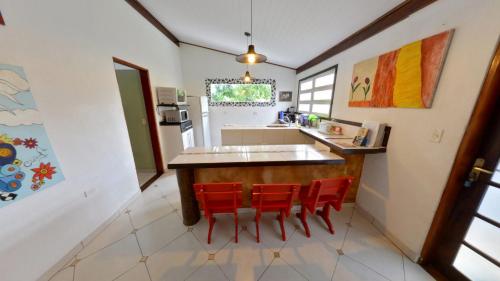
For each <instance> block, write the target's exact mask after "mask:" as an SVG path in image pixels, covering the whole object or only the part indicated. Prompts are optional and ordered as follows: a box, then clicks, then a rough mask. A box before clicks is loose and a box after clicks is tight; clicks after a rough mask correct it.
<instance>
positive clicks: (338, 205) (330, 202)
mask: <svg viewBox="0 0 500 281" xmlns="http://www.w3.org/2000/svg"><path fill="white" fill-rule="evenodd" d="M353 180H354V178H353V177H339V178H333V179H319V180H313V181H312V182H311V185H310V186H309V189H307V190H303V191H302V192H301V193H300V201H301V207H300V213H297V214H296V215H297V217H298V218H299V219H300V221H301V222H302V225H303V226H304V230H305V232H306V236H307V237H311V231H310V230H309V225H308V224H307V211H309V212H310V213H311V214H314V213H315V214H317V215H319V216H321V218H322V219H323V220H324V221H325V223H326V225H327V226H328V230H329V231H330V233H331V234H334V233H335V230H334V229H333V225H332V222H331V220H330V207H333V208H334V209H335V210H337V211H340V210H341V209H342V203H343V202H344V198H345V196H346V195H347V191H348V190H349V187H350V186H351V184H352V182H353ZM317 208H322V209H321V210H316V209H317Z"/></svg>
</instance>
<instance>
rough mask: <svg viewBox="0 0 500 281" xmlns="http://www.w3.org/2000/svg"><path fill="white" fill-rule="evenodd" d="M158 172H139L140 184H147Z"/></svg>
mask: <svg viewBox="0 0 500 281" xmlns="http://www.w3.org/2000/svg"><path fill="white" fill-rule="evenodd" d="M155 175H156V173H154V172H142V171H141V172H139V171H138V172H137V179H138V180H139V185H140V186H142V185H143V184H145V183H146V182H147V181H148V180H150V179H151V178H152V177H154V176H155Z"/></svg>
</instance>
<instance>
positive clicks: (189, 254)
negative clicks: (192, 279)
mask: <svg viewBox="0 0 500 281" xmlns="http://www.w3.org/2000/svg"><path fill="white" fill-rule="evenodd" d="M207 260H208V253H207V252H206V251H205V249H203V247H202V246H201V244H200V243H199V242H198V240H197V239H196V238H195V237H194V235H193V234H192V233H190V232H186V233H185V234H183V235H182V236H181V237H179V238H177V239H176V240H175V241H174V242H173V243H171V244H169V245H168V246H166V247H164V248H162V249H161V250H159V251H158V252H156V253H155V254H153V255H152V256H150V257H149V258H148V260H147V262H146V266H147V267H148V268H149V273H150V274H151V278H152V280H153V281H159V280H163V281H167V280H168V281H170V280H173V281H177V280H184V279H185V278H187V277H188V276H189V275H190V274H191V273H192V272H194V271H195V270H196V269H198V268H199V267H200V266H202V265H203V264H205V262H206V261H207Z"/></svg>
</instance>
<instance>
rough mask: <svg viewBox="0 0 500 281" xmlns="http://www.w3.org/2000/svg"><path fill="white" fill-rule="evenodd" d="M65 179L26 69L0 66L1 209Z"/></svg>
mask: <svg viewBox="0 0 500 281" xmlns="http://www.w3.org/2000/svg"><path fill="white" fill-rule="evenodd" d="M62 180H64V175H63V173H62V171H61V167H60V165H59V162H58V161H57V158H56V156H55V154H54V151H53V150H52V147H51V145H50V142H49V138H48V136H47V133H46V131H45V128H44V126H43V123H42V120H41V117H40V114H39V112H38V110H37V106H36V104H35V100H34V99H33V95H32V94H31V90H30V85H29V83H28V79H27V78H26V74H25V73H24V70H23V69H22V67H19V66H13V65H5V64H0V207H4V206H6V205H8V204H10V203H12V202H16V201H19V200H21V199H22V198H25V197H27V196H30V195H32V194H34V193H36V192H39V191H41V190H44V189H47V188H49V187H51V186H53V185H55V184H57V183H58V182H60V181H62Z"/></svg>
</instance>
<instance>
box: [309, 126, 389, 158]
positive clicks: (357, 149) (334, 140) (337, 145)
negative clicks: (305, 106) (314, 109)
mask: <svg viewBox="0 0 500 281" xmlns="http://www.w3.org/2000/svg"><path fill="white" fill-rule="evenodd" d="M300 132H302V133H303V134H306V135H307V136H309V137H311V138H313V139H315V140H316V141H319V142H320V143H322V144H324V145H327V146H328V147H330V148H331V149H332V150H334V151H336V152H339V153H343V154H375V153H385V152H386V150H387V148H386V147H383V146H381V147H365V146H353V145H352V140H353V138H354V137H349V136H344V135H327V134H323V133H320V132H319V131H318V129H316V128H300Z"/></svg>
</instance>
